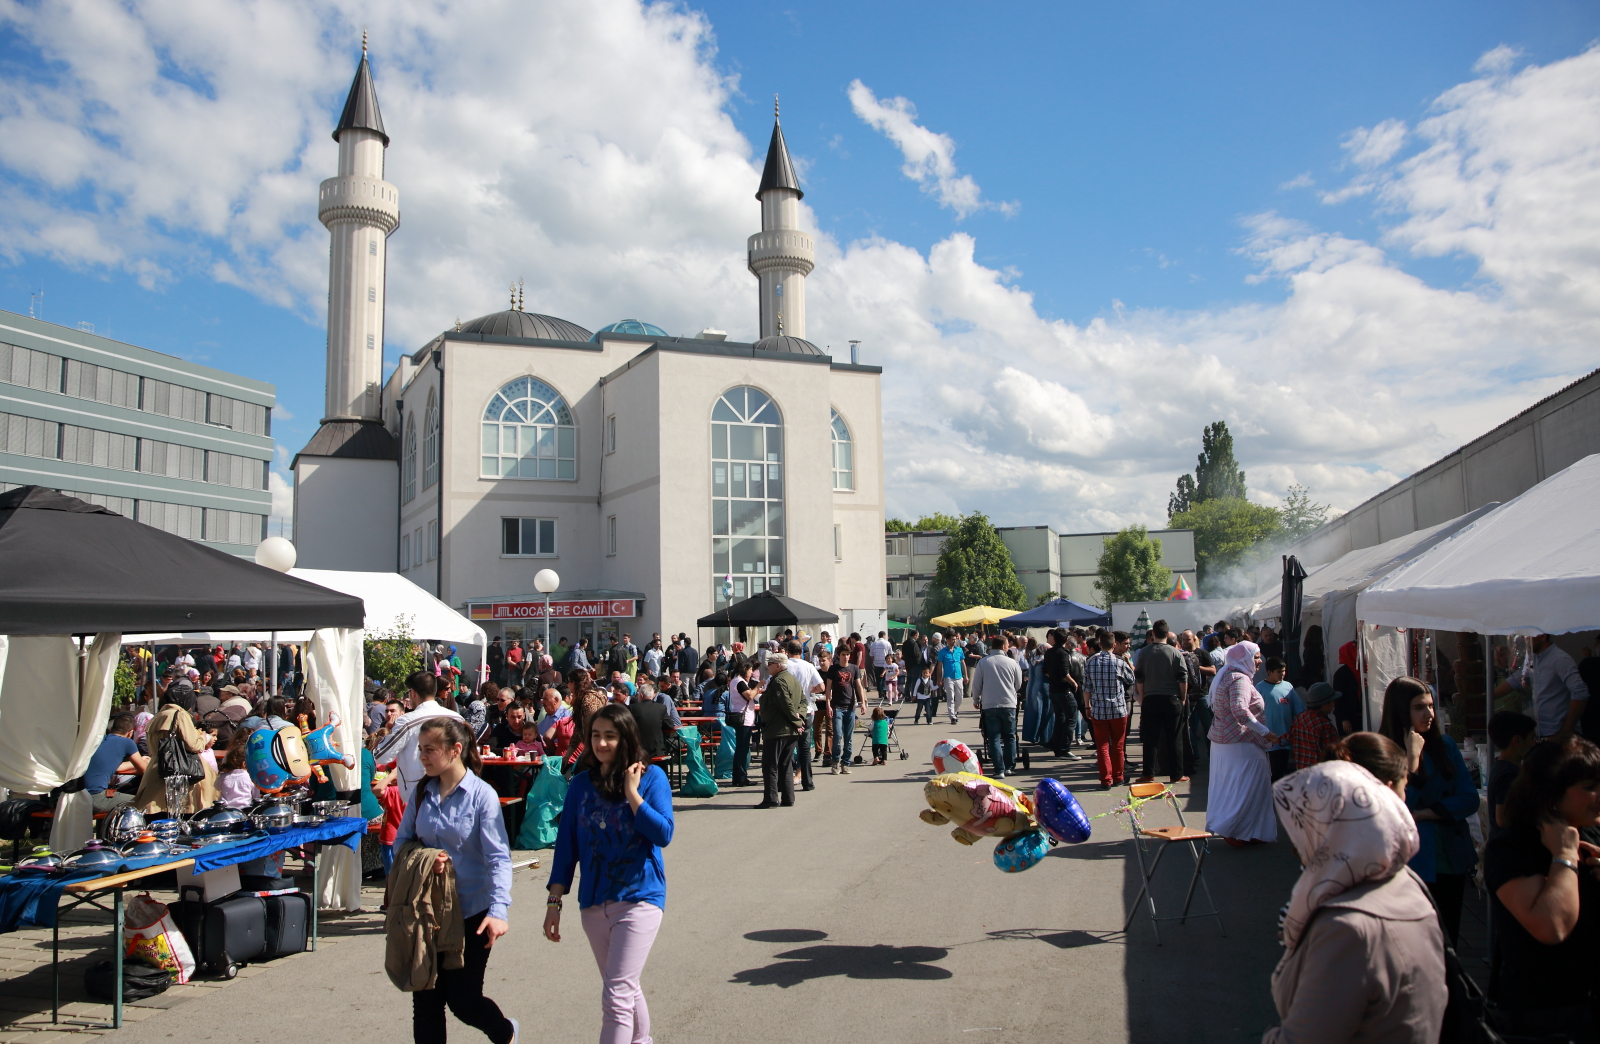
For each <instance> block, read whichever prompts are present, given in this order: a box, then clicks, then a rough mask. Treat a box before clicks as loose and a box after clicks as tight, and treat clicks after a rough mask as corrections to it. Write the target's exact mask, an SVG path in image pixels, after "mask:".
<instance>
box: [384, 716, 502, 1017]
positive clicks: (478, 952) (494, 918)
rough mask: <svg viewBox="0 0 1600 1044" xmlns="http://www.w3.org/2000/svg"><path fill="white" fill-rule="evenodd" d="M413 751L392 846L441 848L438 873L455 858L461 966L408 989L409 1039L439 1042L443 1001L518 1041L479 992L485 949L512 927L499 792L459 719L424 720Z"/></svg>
mask: <svg viewBox="0 0 1600 1044" xmlns="http://www.w3.org/2000/svg"><path fill="white" fill-rule="evenodd" d="M417 756H418V757H419V758H420V759H421V761H422V770H423V772H424V773H426V775H425V776H424V777H423V779H422V781H421V782H420V783H418V784H417V789H416V792H415V793H414V794H411V795H408V796H409V797H410V802H409V803H408V804H407V805H406V814H405V816H404V817H402V818H401V820H400V829H399V831H398V832H397V833H396V834H395V838H394V848H395V851H397V852H398V851H399V850H400V846H401V845H403V844H405V843H406V842H407V841H419V842H421V843H422V844H423V845H424V846H425V847H427V848H438V849H441V850H442V852H441V854H440V856H439V861H438V863H437V864H436V866H435V871H436V872H437V873H441V874H442V873H444V872H445V871H446V869H447V868H449V867H450V866H451V865H452V864H453V865H454V867H455V874H456V892H457V894H458V895H459V897H460V904H459V908H460V910H461V911H462V913H463V914H464V917H463V920H464V921H465V922H466V947H465V953H464V954H463V955H462V956H463V960H464V965H463V966H462V967H461V968H456V969H449V968H440V969H439V973H438V978H437V980H436V982H435V985H434V988H433V989H431V990H418V991H417V992H416V993H413V994H412V995H411V1032H412V1035H413V1038H414V1039H415V1041H416V1044H444V1040H445V1018H444V1011H445V1007H446V1006H448V1007H449V1008H450V1010H451V1011H452V1012H453V1013H455V1017H456V1018H458V1019H460V1020H461V1021H462V1022H465V1023H466V1024H467V1025H469V1026H473V1027H476V1028H477V1029H480V1030H482V1031H483V1033H484V1035H485V1036H487V1037H488V1038H489V1039H490V1040H491V1041H493V1042H494V1044H515V1042H516V1039H517V1023H516V1020H515V1019H508V1018H506V1017H505V1015H503V1014H501V1012H500V1008H499V1006H498V1005H497V1004H495V1002H494V1001H492V1000H490V999H489V998H487V997H485V996H484V995H483V973H484V969H485V968H486V967H487V965H488V963H489V949H490V948H491V947H492V946H494V944H495V940H496V939H498V938H500V936H502V935H504V934H505V933H506V931H507V930H508V928H509V927H510V926H509V925H508V924H507V922H506V919H507V917H508V915H509V913H510V906H511V846H510V843H509V842H508V841H507V839H506V826H505V821H504V820H503V819H501V817H500V798H499V796H498V795H496V794H495V792H494V790H493V789H492V788H491V787H490V786H489V784H487V783H485V782H484V781H483V780H481V779H479V778H478V775H477V773H478V770H479V769H481V768H482V763H481V762H480V761H479V758H478V749H477V746H476V744H475V743H474V741H473V736H472V733H471V731H470V730H469V729H468V728H467V724H466V722H464V721H462V720H461V719H460V718H455V717H444V716H440V717H437V718H431V719H429V720H428V721H427V722H426V723H425V724H424V725H423V726H422V728H421V729H420V731H419V732H418V735H417Z"/></svg>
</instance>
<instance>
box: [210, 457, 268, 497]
mask: <svg viewBox="0 0 1600 1044" xmlns="http://www.w3.org/2000/svg"><path fill="white" fill-rule="evenodd" d="M265 464H266V462H265V461H262V460H257V459H255V458H254V457H241V456H238V455H237V454H234V453H216V452H214V451H210V450H208V451H207V452H206V478H205V480H206V481H207V482H215V483H217V484H219V485H223V486H236V487H238V488H239V489H266V488H267V473H266V468H265Z"/></svg>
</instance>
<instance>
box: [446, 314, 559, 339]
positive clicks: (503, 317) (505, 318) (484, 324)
mask: <svg viewBox="0 0 1600 1044" xmlns="http://www.w3.org/2000/svg"><path fill="white" fill-rule="evenodd" d="M461 332H462V333H475V334H489V335H492V336H495V337H542V338H544V339H545V340H550V341H587V340H588V339H589V331H588V330H585V329H584V328H583V327H581V326H579V325H578V324H577V323H569V322H567V321H566V320H565V319H557V318H556V317H555V316H553V315H540V314H539V313H537V312H524V311H521V310H519V309H510V310H508V311H504V312H495V313H493V314H492V315H483V316H479V317H478V318H476V319H474V320H472V321H471V322H470V323H462V324H461Z"/></svg>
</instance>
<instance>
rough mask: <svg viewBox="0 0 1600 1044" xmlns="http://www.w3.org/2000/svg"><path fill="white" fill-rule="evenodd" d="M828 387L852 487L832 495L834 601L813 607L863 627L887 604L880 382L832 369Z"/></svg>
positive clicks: (883, 611) (870, 375) (841, 368)
mask: <svg viewBox="0 0 1600 1044" xmlns="http://www.w3.org/2000/svg"><path fill="white" fill-rule="evenodd" d="M828 385H829V391H830V393H831V395H832V406H833V408H834V409H836V410H838V411H839V415H840V416H841V417H843V418H844V420H845V423H846V424H848V425H849V426H850V436H851V439H852V441H853V445H854V463H855V486H856V488H855V489H854V490H851V491H848V492H846V491H841V490H835V491H834V493H833V524H834V525H837V526H838V527H839V533H840V537H841V545H842V546H841V552H842V553H841V555H840V559H839V561H838V562H837V563H836V564H835V566H834V572H833V587H834V601H833V602H831V603H828V602H814V603H812V604H814V605H816V606H818V607H819V608H833V607H835V606H837V607H838V608H839V609H841V610H845V609H848V610H852V611H858V612H859V616H860V619H861V620H862V621H863V622H867V621H869V620H877V619H878V618H879V617H880V616H882V615H884V614H886V613H887V612H888V604H889V603H888V597H887V594H888V590H887V584H886V581H885V577H886V575H887V569H886V564H885V561H884V554H883V404H882V396H881V391H882V381H881V379H880V377H879V375H878V374H876V373H872V372H868V371H865V370H861V369H852V368H851V367H850V366H849V365H848V364H841V365H835V366H833V367H831V368H830V370H829V372H828ZM825 456H826V454H825ZM791 510H792V509H791ZM829 539H830V541H831V539H832V536H831V534H830V535H829ZM830 546H831V544H830ZM796 597H801V596H799V595H798V594H797V595H796ZM801 600H802V601H810V599H805V598H802V599H801ZM873 614H877V615H873ZM869 625H871V624H869ZM878 629H879V630H882V626H879V627H878ZM874 633H876V632H874Z"/></svg>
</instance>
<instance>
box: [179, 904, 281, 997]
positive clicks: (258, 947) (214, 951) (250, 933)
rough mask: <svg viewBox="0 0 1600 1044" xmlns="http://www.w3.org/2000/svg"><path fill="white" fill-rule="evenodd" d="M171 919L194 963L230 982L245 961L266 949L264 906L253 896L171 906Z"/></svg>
mask: <svg viewBox="0 0 1600 1044" xmlns="http://www.w3.org/2000/svg"><path fill="white" fill-rule="evenodd" d="M171 910H172V914H173V918H174V919H175V920H176V921H177V922H178V931H180V932H182V933H183V937H184V940H185V941H186V942H188V944H189V950H190V952H192V953H193V954H194V959H195V963H196V964H197V965H199V966H200V967H202V968H204V969H206V970H207V971H210V972H213V973H215V974H218V975H221V976H223V977H224V978H228V979H231V978H233V977H234V976H235V975H237V974H238V972H239V966H240V965H241V964H244V963H245V962H246V961H254V960H257V959H259V958H260V957H261V956H262V954H263V953H265V952H266V948H267V905H266V901H265V900H263V899H259V898H257V897H255V896H232V897H230V898H227V899H219V900H218V901H217V902H214V903H197V902H194V901H193V900H189V901H185V902H178V903H173V904H172V906H171Z"/></svg>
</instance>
